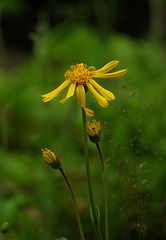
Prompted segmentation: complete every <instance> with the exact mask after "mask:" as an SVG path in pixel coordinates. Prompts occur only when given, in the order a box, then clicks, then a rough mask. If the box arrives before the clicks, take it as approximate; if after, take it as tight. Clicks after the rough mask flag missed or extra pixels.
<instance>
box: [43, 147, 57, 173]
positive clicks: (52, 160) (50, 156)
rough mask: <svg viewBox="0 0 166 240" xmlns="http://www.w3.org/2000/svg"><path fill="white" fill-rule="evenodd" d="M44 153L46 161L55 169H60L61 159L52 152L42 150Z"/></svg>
mask: <svg viewBox="0 0 166 240" xmlns="http://www.w3.org/2000/svg"><path fill="white" fill-rule="evenodd" d="M41 150H42V152H43V157H44V159H45V160H46V163H47V164H48V165H50V166H51V167H52V168H54V169H59V168H60V167H61V165H62V161H61V159H60V158H59V157H58V156H57V155H56V154H55V153H54V152H52V151H51V150H49V149H47V148H45V150H44V149H41Z"/></svg>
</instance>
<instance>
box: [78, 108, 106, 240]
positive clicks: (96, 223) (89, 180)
mask: <svg viewBox="0 0 166 240" xmlns="http://www.w3.org/2000/svg"><path fill="white" fill-rule="evenodd" d="M82 122H83V135H84V153H85V163H86V174H87V181H88V190H89V198H90V204H91V209H92V215H93V221H94V228H95V232H96V237H97V240H102V237H101V232H100V227H99V221H98V219H97V213H96V206H95V202H94V197H93V191H92V183H91V174H90V166H89V153H88V139H87V132H86V114H85V111H84V109H83V108H82Z"/></svg>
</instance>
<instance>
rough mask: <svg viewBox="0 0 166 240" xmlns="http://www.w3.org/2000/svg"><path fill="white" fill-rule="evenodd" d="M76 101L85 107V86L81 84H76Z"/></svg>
mask: <svg viewBox="0 0 166 240" xmlns="http://www.w3.org/2000/svg"><path fill="white" fill-rule="evenodd" d="M77 101H78V103H79V104H80V105H81V107H83V108H85V104H86V98H85V88H84V86H83V85H78V86H77Z"/></svg>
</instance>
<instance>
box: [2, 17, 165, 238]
mask: <svg viewBox="0 0 166 240" xmlns="http://www.w3.org/2000/svg"><path fill="white" fill-rule="evenodd" d="M30 38H31V39H32V40H33V41H34V50H33V54H32V55H31V56H29V57H28V58H27V59H25V61H23V63H22V64H21V65H20V66H18V67H17V68H14V69H12V70H10V71H9V70H5V69H3V68H1V69H0V124H1V128H0V144H1V145H0V180H1V181H0V189H1V191H0V224H1V225H2V223H3V222H4V221H8V222H9V223H10V231H9V233H8V236H9V239H22V240H23V239H26V240H27V239H36V240H37V239H40V240H42V239H43V240H45V239H56V238H60V237H61V236H64V237H66V238H68V239H73V240H78V239H79V232H78V231H77V230H76V220H75V215H74V213H73V209H72V202H71V199H70V195H69V193H68V191H67V189H66V186H65V183H64V182H63V179H61V177H60V173H59V172H56V171H54V170H52V169H50V168H49V167H48V166H47V165H46V164H45V162H44V160H43V158H42V153H41V151H40V149H41V148H44V147H47V148H49V149H51V150H53V151H55V152H56V153H57V155H59V156H60V158H61V159H62V160H63V165H64V168H65V170H66V172H67V173H68V176H69V178H70V179H71V182H72V183H73V186H74V189H75V191H76V195H77V197H78V206H79V211H80V215H81V218H82V222H83V228H84V229H85V236H86V237H87V239H95V238H94V234H93V228H92V225H91V223H90V219H89V204H88V202H89V200H88V196H87V187H86V175H85V166H84V157H83V139H82V137H80V136H81V133H82V123H81V109H80V106H79V105H78V104H77V101H76V96H74V97H73V98H72V99H70V100H68V101H67V102H66V104H64V105H61V104H60V103H59V100H61V99H62V98H63V97H64V96H65V94H66V93H65V91H64V92H62V93H61V94H60V96H58V97H57V98H56V99H55V100H53V101H51V102H49V103H42V101H41V94H44V93H47V92H49V91H51V90H54V89H55V88H56V87H57V86H58V85H59V84H60V83H61V82H62V81H64V73H65V71H66V70H67V69H68V68H69V67H70V65H72V64H75V63H80V62H84V63H87V64H88V65H90V66H91V65H94V66H95V67H96V68H100V67H102V66H103V65H104V64H106V63H107V62H109V61H111V60H115V59H117V60H120V64H119V67H117V68H116V69H118V68H119V69H123V68H128V73H127V74H126V75H124V77H121V78H118V79H111V80H106V79H105V80H104V79H103V80H102V79H100V80H99V82H100V84H101V85H102V86H103V87H105V88H106V89H109V90H111V91H112V92H113V93H114V94H115V96H116V100H115V101H114V102H111V103H110V105H109V107H108V109H103V108H101V107H100V106H99V105H98V104H97V102H96V100H95V99H94V98H93V96H91V94H89V93H87V107H88V108H90V109H93V110H94V111H95V118H96V119H97V120H100V121H101V123H102V140H101V147H102V150H103V154H104V158H105V159H107V158H108V157H109V158H110V160H109V167H108V170H107V176H108V181H109V208H110V214H109V218H110V235H111V239H137V238H138V235H139V232H141V234H143V235H145V237H146V238H147V239H164V237H166V235H165V232H164V224H165V223H164V219H165V210H164V204H165V196H164V192H165V184H164V179H165V172H166V163H165V161H164V159H165V156H166V142H165V136H166V130H165V125H166V112H165V108H164V103H165V91H166V83H165V77H166V70H165V60H164V54H163V48H162V46H160V45H159V44H158V43H157V42H151V41H148V40H147V41H143V40H133V39H131V38H129V37H126V36H124V35H120V34H113V33H112V34H111V35H109V36H107V37H104V36H101V35H99V34H98V33H97V32H96V31H95V30H94V29H91V28H87V27H80V26H78V27H75V28H72V27H71V28H69V29H66V28H65V27H63V26H57V27H56V28H54V29H51V30H50V29H49V27H48V26H47V24H46V23H45V22H42V21H40V22H39V23H38V26H37V31H36V33H31V34H30ZM88 120H90V119H88ZM89 148H90V157H91V168H92V176H93V185H94V192H95V198H96V203H97V205H98V207H99V208H100V210H101V224H103V219H104V216H103V209H104V206H103V197H104V196H103V186H102V173H101V169H100V162H99V159H98V156H97V153H96V149H95V146H94V145H93V144H91V143H89ZM69 206H70V207H69Z"/></svg>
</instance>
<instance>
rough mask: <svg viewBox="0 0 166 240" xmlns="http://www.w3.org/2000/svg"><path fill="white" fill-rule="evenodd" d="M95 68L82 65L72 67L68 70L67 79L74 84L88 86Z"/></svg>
mask: <svg viewBox="0 0 166 240" xmlns="http://www.w3.org/2000/svg"><path fill="white" fill-rule="evenodd" d="M94 70H95V68H94V67H87V65H86V64H84V63H80V64H76V65H72V66H71V67H70V70H67V71H66V73H65V77H66V79H67V80H70V81H71V82H72V83H74V84H78V85H86V84H87V83H88V82H89V80H90V79H92V76H93V72H94Z"/></svg>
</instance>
